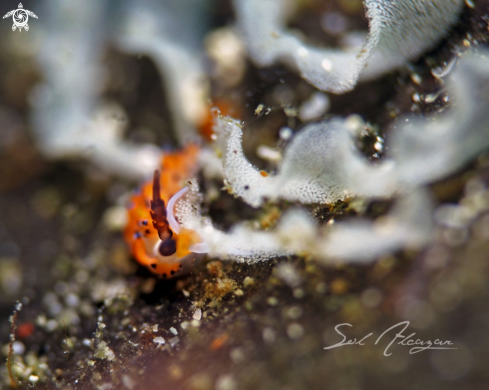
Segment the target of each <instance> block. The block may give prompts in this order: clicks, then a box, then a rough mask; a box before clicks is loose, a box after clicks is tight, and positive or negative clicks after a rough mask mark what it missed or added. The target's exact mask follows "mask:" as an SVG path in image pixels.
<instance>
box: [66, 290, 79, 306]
mask: <svg viewBox="0 0 489 390" xmlns="http://www.w3.org/2000/svg"><path fill="white" fill-rule="evenodd" d="M65 302H66V304H67V305H68V306H71V307H76V306H78V305H79V304H80V298H78V295H76V294H73V293H69V294H68V295H67V296H66V297H65Z"/></svg>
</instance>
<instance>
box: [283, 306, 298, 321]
mask: <svg viewBox="0 0 489 390" xmlns="http://www.w3.org/2000/svg"><path fill="white" fill-rule="evenodd" d="M285 314H286V315H287V317H289V318H291V319H293V320H296V319H297V318H299V317H300V316H301V315H302V309H301V308H300V307H299V306H292V307H289V308H288V309H287V310H286V313H285Z"/></svg>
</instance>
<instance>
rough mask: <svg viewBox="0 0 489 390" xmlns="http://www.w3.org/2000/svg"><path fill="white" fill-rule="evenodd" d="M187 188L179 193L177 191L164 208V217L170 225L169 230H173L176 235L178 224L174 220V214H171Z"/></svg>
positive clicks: (178, 231) (178, 230)
mask: <svg viewBox="0 0 489 390" xmlns="http://www.w3.org/2000/svg"><path fill="white" fill-rule="evenodd" d="M187 191H188V187H184V188H182V189H181V190H180V191H178V192H177V193H176V194H175V195H173V196H172V197H171V199H170V200H169V202H168V205H167V206H166V217H167V219H168V223H169V224H170V228H171V230H173V232H174V233H176V234H178V233H180V224H179V223H178V221H177V220H176V218H175V214H174V213H173V208H174V207H175V203H177V201H178V200H179V199H180V198H181V197H182V196H183V195H185V194H186V193H187Z"/></svg>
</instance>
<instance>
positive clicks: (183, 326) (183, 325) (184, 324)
mask: <svg viewBox="0 0 489 390" xmlns="http://www.w3.org/2000/svg"><path fill="white" fill-rule="evenodd" d="M180 326H181V327H182V329H187V328H188V322H187V321H183V322H182V323H181V324H180Z"/></svg>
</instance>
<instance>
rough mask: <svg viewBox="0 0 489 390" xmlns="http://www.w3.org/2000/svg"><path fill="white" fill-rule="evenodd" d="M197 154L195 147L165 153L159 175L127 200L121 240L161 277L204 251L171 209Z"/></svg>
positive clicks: (192, 171) (187, 177)
mask: <svg viewBox="0 0 489 390" xmlns="http://www.w3.org/2000/svg"><path fill="white" fill-rule="evenodd" d="M198 152H199V148H198V147H197V146H195V145H189V146H187V147H186V148H184V149H183V150H182V151H180V152H175V153H169V154H165V156H164V157H163V160H162V164H161V174H160V172H159V171H155V174H154V177H153V180H152V181H148V182H146V183H145V184H143V186H142V187H141V189H140V192H139V193H137V194H135V195H133V196H132V197H131V199H130V204H129V207H128V223H127V226H126V228H125V230H124V239H125V241H126V242H127V244H128V245H129V247H130V248H131V252H132V255H133V256H134V257H135V258H136V260H137V261H138V262H139V263H140V264H141V265H143V266H145V267H147V268H148V269H149V270H150V271H151V272H153V273H154V274H157V275H159V276H162V277H172V276H175V275H176V274H177V273H179V272H180V273H181V270H182V268H183V266H184V265H186V264H188V263H191V262H192V261H193V260H194V259H195V257H196V253H201V252H205V244H202V243H201V241H202V240H201V238H200V236H199V235H198V234H197V233H196V232H194V231H193V230H189V229H186V228H184V227H182V226H180V224H179V223H178V221H177V220H176V218H175V216H174V210H173V209H174V207H175V203H176V202H177V201H178V199H179V198H181V197H182V196H184V195H185V193H186V192H187V190H188V188H187V187H185V184H186V180H188V179H189V178H190V177H192V176H193V174H194V173H195V170H196V159H197V155H198Z"/></svg>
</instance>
